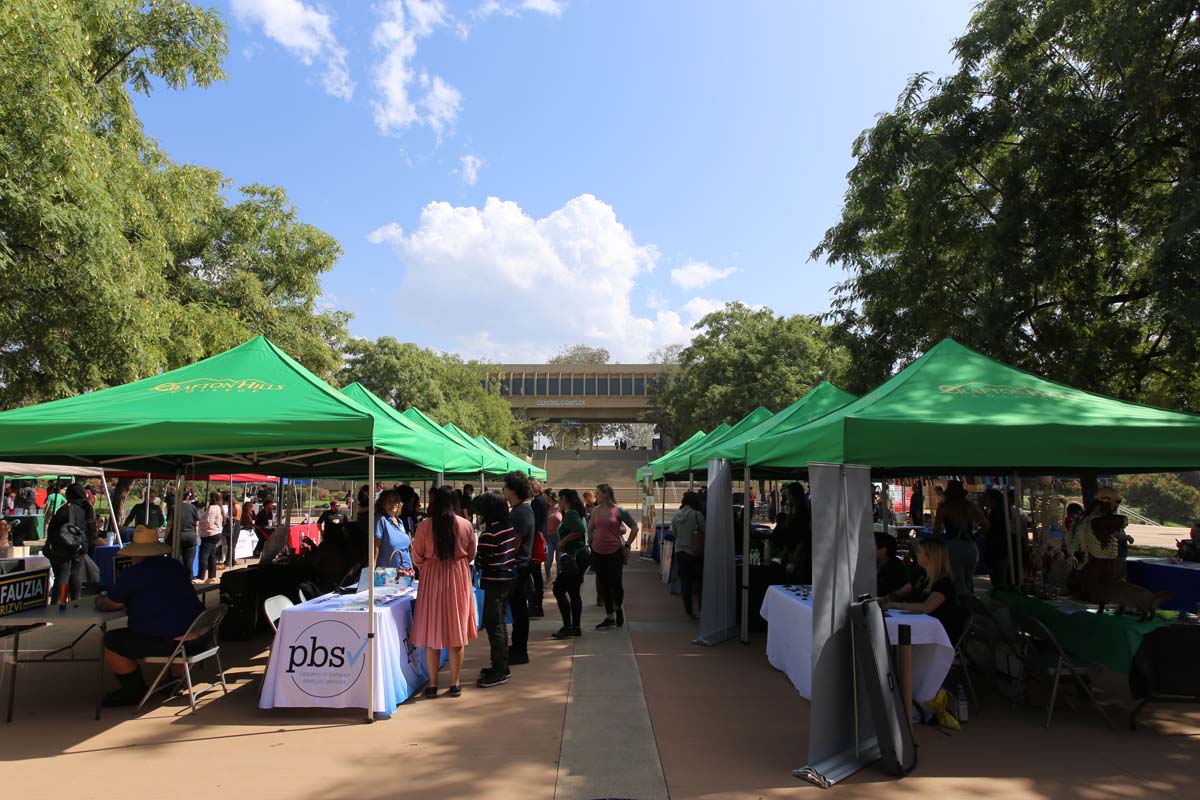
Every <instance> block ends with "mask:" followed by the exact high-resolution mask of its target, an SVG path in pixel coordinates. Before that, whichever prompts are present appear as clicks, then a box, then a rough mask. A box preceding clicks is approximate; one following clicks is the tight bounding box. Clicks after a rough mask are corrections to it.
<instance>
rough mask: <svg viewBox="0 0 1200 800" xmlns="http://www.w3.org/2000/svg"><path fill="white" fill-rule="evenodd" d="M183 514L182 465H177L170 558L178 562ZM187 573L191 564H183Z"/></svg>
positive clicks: (181, 541) (181, 540)
mask: <svg viewBox="0 0 1200 800" xmlns="http://www.w3.org/2000/svg"><path fill="white" fill-rule="evenodd" d="M182 514H183V465H182V464H180V465H179V472H178V474H176V475H175V508H173V509H171V525H170V530H171V531H172V536H171V558H173V559H175V560H176V561H178V560H179V550H180V548H181V547H182V545H183V533H182V531H180V530H179V527H180V525H181V522H180V519H179V518H180V516H181V515H182ZM184 566H186V567H187V569H188V573H191V571H192V565H191V564H185V565H184Z"/></svg>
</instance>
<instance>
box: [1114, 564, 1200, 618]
mask: <svg viewBox="0 0 1200 800" xmlns="http://www.w3.org/2000/svg"><path fill="white" fill-rule="evenodd" d="M1125 572H1126V575H1127V577H1128V578H1129V582H1130V583H1136V584H1137V585H1138V586H1142V587H1144V588H1146V589H1149V590H1150V591H1152V592H1154V593H1156V594H1157V593H1158V592H1170V593H1171V599H1170V600H1167V601H1166V602H1165V603H1163V604H1162V607H1163V608H1169V609H1173V610H1175V611H1186V612H1188V613H1189V614H1195V613H1196V609H1197V606H1200V563H1197V562H1195V561H1180V560H1178V559H1170V558H1131V559H1129V560H1128V561H1127V562H1125Z"/></svg>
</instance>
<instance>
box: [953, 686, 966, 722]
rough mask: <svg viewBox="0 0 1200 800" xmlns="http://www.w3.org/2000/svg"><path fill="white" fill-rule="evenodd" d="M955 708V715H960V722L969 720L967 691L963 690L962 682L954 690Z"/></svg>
mask: <svg viewBox="0 0 1200 800" xmlns="http://www.w3.org/2000/svg"><path fill="white" fill-rule="evenodd" d="M954 699H955V708H954V716H956V717H958V721H959V722H966V721H967V710H968V707H967V693H966V692H964V691H963V685H962V684H961V683H960V684H959V685H958V687H957V688H956V689H955V690H954Z"/></svg>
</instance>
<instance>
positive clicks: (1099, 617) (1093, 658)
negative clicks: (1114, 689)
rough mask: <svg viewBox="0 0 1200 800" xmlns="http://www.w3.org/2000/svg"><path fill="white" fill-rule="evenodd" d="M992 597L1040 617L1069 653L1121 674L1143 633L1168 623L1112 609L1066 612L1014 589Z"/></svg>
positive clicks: (1008, 605) (1125, 669) (1126, 669)
mask: <svg viewBox="0 0 1200 800" xmlns="http://www.w3.org/2000/svg"><path fill="white" fill-rule="evenodd" d="M992 597H993V598H994V599H995V600H996V602H998V603H1000V604H1001V605H1003V606H1005V607H1007V608H1008V609H1010V610H1012V611H1017V612H1020V613H1022V614H1025V615H1027V616H1030V617H1034V618H1035V619H1039V620H1041V621H1042V623H1043V624H1044V625H1045V626H1046V627H1047V628H1049V629H1050V632H1051V633H1053V634H1054V638H1056V639H1058V643H1059V644H1060V645H1062V648H1063V649H1064V650H1066V651H1067V652H1068V653H1069V654H1071V655H1073V656H1078V657H1079V658H1081V659H1083V660H1085V661H1089V662H1092V663H1094V664H1103V665H1104V666H1105V667H1108V668H1109V669H1111V670H1113V671H1114V672H1120V673H1123V674H1128V673H1129V668H1130V665H1131V664H1132V663H1133V654H1134V653H1136V652H1137V649H1138V647H1140V646H1141V644H1142V637H1144V636H1145V635H1146V634H1148V633H1150V631H1152V630H1154V629H1156V628H1161V627H1162V626H1164V625H1169V624H1170V623H1169V622H1166V621H1164V620H1158V619H1156V620H1150V621H1149V622H1143V621H1142V620H1140V619H1138V618H1137V617H1134V616H1128V615H1124V614H1123V615H1121V616H1117V615H1116V614H1114V613H1112V612H1111V611H1106V612H1105V613H1103V614H1097V613H1096V612H1095V611H1079V612H1076V613H1074V614H1065V613H1063V612H1062V611H1060V610H1059V609H1057V608H1055V607H1054V606H1053V605H1051V604H1050V603H1047V602H1046V601H1045V600H1041V599H1039V598H1037V597H1030V596H1029V595H1024V594H1017V593H1016V592H992Z"/></svg>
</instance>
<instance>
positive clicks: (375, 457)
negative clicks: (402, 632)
mask: <svg viewBox="0 0 1200 800" xmlns="http://www.w3.org/2000/svg"><path fill="white" fill-rule="evenodd" d="M439 457H440V452H439V451H436V450H434V449H432V448H431V447H430V446H429V443H428V439H427V438H426V437H418V436H416V435H414V434H413V432H412V431H411V430H409V429H406V428H403V427H401V426H399V425H396V424H394V423H391V422H389V421H387V420H385V419H383V418H382V417H376V416H374V415H372V414H371V413H370V412H368V411H367V410H366V409H364V408H363V407H362V406H360V405H358V404H357V403H355V402H354V401H352V400H350V399H349V398H348V397H346V396H345V395H343V394H341V393H339V392H337V391H336V390H334V389H333V388H332V387H331V386H329V385H328V384H326V383H325V382H324V381H322V380H321V379H320V378H318V377H317V376H315V375H313V374H312V373H311V372H309V371H308V370H307V369H305V368H304V367H303V366H301V365H300V364H299V363H298V362H296V361H295V360H294V359H292V358H291V357H290V356H288V355H287V354H286V353H284V352H283V351H282V350H280V349H279V348H278V347H276V346H275V345H274V344H272V343H271V342H269V341H267V340H266V339H265V338H263V337H258V338H255V339H252V340H250V341H248V342H246V343H245V344H242V345H240V346H238V347H235V348H233V349H232V350H229V351H226V352H224V353H221V354H219V355H216V356H213V357H211V358H208V359H205V360H203V361H199V362H197V363H195V364H191V365H189V366H186V367H182V368H180V369H177V370H173V371H171V372H167V373H163V374H162V375H157V376H154V377H150V378H146V379H143V380H139V381H134V382H133V383H129V384H125V385H123V386H115V387H113V388H111V389H104V390H101V391H97V392H91V393H88V394H84V395H79V396H77V397H71V398H66V399H64V400H56V401H53V402H49V403H43V404H41V405H36V406H30V407H27V408H19V409H14V410H11V411H7V412H4V413H2V414H0V458H3V459H5V460H9V461H16V462H22V463H30V462H55V463H60V464H63V465H66V466H75V465H78V466H91V467H101V468H111V469H117V470H136V471H138V472H162V471H171V472H173V473H174V474H176V475H178V476H179V478H177V480H178V481H179V482H180V484H181V482H182V476H183V475H184V474H186V473H192V472H197V471H204V472H208V473H224V472H230V473H232V472H245V471H247V470H254V471H258V470H260V469H262V468H264V467H270V468H271V471H273V472H276V473H279V474H286V475H292V476H321V475H330V476H334V475H339V474H346V473H359V474H363V473H365V474H367V475H368V476H369V480H371V481H372V482H374V479H375V469H376V462H377V461H381V462H384V463H386V464H387V465H388V468H389V469H391V468H393V467H394V468H395V469H397V470H401V469H402V470H405V471H411V472H417V473H424V474H430V475H431V474H435V473H436V471H437V469H438V467H439ZM179 489H180V490H179V491H177V492H176V508H175V517H176V518H178V515H179V509H180V507H181V504H182V502H183V492H182V485H180V486H179ZM373 516H374V512H373V509H372V508H368V517H367V524H368V530H370V529H371V528H372V527H373V522H374V520H373ZM179 538H180V537H175V542H176V545H177V546H176V550H178V542H179ZM367 551H368V553H369V566H370V568H371V569H372V571H373V569H374V552H375V551H374V548H372V547H368V548H367ZM176 555H178V553H176ZM369 583H370V584H371V585H370V587H369V590H368V591H369V595H370V597H369V606H368V607H372V606H373V605H374V592H375V590H374V585H373V581H372V582H369ZM368 617H369V620H368V631H369V634H368V636H369V637H374V633H375V616H374V614H370V615H368ZM367 652H368V655H367V664H366V672H367V673H368V675H369V676H370V677H369V678H368V708H367V717H368V719H370V718H373V716H374V711H373V708H374V700H375V682H374V669H373V667H372V664H371V662H372V660H373V658H374V654H373V648H367Z"/></svg>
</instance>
